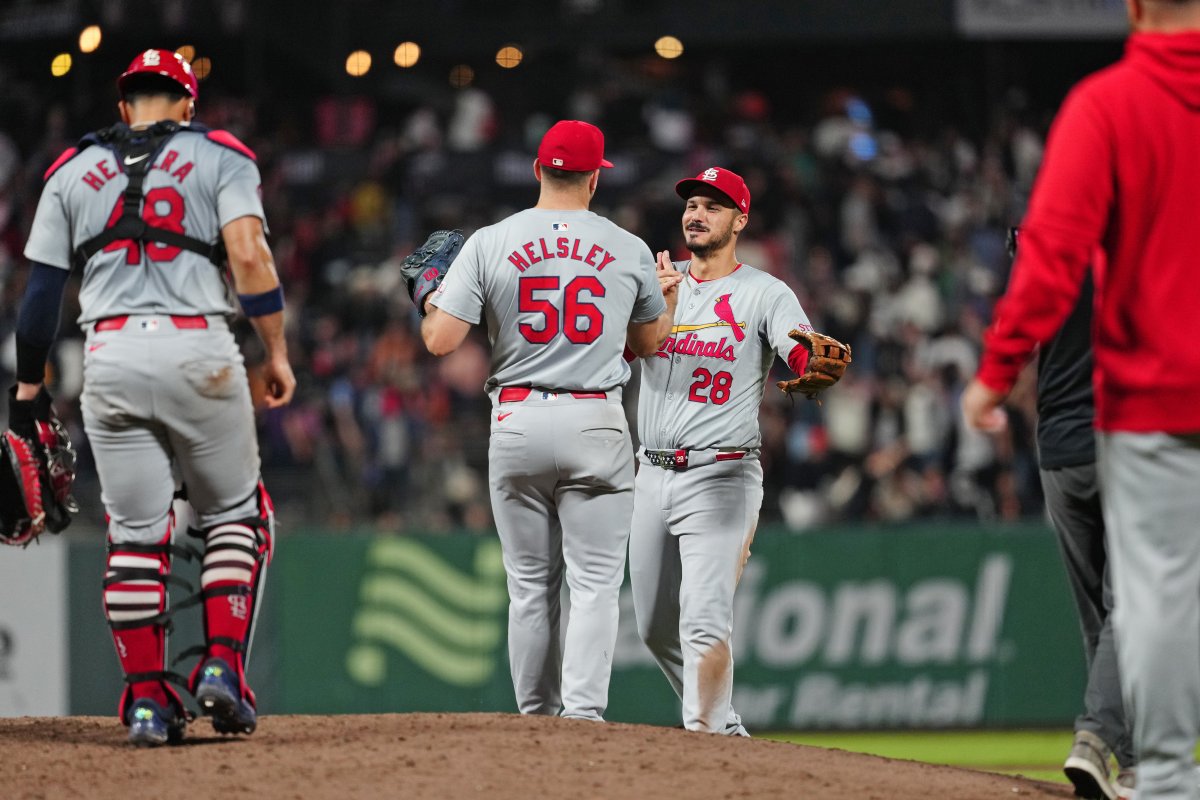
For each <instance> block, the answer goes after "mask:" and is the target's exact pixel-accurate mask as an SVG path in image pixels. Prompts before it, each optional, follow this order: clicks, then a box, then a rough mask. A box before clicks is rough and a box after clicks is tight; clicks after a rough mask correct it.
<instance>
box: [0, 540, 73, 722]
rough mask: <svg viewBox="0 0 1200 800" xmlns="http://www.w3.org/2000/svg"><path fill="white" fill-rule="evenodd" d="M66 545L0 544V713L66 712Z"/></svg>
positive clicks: (41, 714) (45, 542)
mask: <svg viewBox="0 0 1200 800" xmlns="http://www.w3.org/2000/svg"><path fill="white" fill-rule="evenodd" d="M66 556H67V545H66V542H64V541H63V540H61V539H57V538H53V537H50V536H46V537H43V538H42V539H40V540H39V541H38V542H37V543H36V544H33V545H31V546H29V547H26V548H16V547H0V717H25V716H32V717H44V716H58V715H61V714H65V713H67V658H68V654H67V586H66Z"/></svg>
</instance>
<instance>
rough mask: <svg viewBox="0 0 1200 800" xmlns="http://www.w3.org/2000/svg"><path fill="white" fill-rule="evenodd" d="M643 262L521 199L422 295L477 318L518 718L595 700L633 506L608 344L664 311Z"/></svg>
mask: <svg viewBox="0 0 1200 800" xmlns="http://www.w3.org/2000/svg"><path fill="white" fill-rule="evenodd" d="M655 272H656V269H655V261H654V256H653V255H651V253H650V248H648V247H647V246H646V244H645V243H644V242H642V241H641V240H640V239H638V238H637V237H635V236H633V235H631V234H629V233H627V232H626V231H623V230H621V229H620V228H618V227H617V226H616V225H614V224H613V223H611V222H609V221H608V220H606V219H604V218H603V217H600V216H598V215H596V214H593V213H592V212H590V211H585V210H577V211H549V210H541V209H529V210H526V211H522V212H520V213H518V214H514V215H513V216H511V217H509V218H508V219H506V220H504V221H502V222H500V223H498V224H496V225H492V226H490V227H487V228H482V229H481V230H479V231H477V232H476V233H475V234H474V235H473V236H472V237H471V238H470V239H468V240H467V241H466V243H464V245H463V248H462V251H461V252H460V253H459V255H458V257H457V258H456V259H455V261H454V264H453V266H451V268H450V271H449V273H447V275H446V279H445V280H444V281H443V282H442V285H441V286H440V287H439V289H438V292H437V294H436V295H435V296H434V298H433V301H432V302H433V304H434V305H436V306H437V307H438V308H440V309H441V310H442V311H445V312H448V313H450V314H452V315H454V316H455V317H458V318H459V319H462V320H466V321H467V322H472V323H475V322H479V321H480V319H484V318H486V319H487V327H488V335H489V337H490V339H491V343H492V371H491V377H489V378H488V381H487V389H488V390H489V391H490V392H491V394H492V398H493V401H494V409H493V416H492V430H491V438H490V442H489V449H488V465H489V469H488V473H489V474H488V480H489V484H490V489H491V498H492V513H493V515H494V517H495V519H496V530H497V532H498V533H499V535H500V544H501V547H502V550H503V554H504V568H505V571H506V572H507V574H508V594H509V608H508V647H509V663H510V668H511V671H512V680H513V690H514V693H515V695H516V700H517V708H518V710H520V711H521V713H523V714H556V713H561V714H562V715H563V716H567V717H576V718H580V719H597V720H598V719H603V716H604V711H605V708H606V707H607V705H608V682H609V677H610V675H611V671H612V652H613V647H614V646H615V644H616V638H617V619H618V599H619V596H620V589H621V583H622V580H623V579H624V575H625V553H626V549H627V543H628V540H629V522H630V518H631V517H632V515H633V448H632V444H631V442H630V437H629V430H628V428H627V426H626V423H625V414H624V411H623V409H622V407H621V387H622V386H623V385H624V384H625V382H626V381H627V380H628V379H629V374H630V371H629V365H628V364H626V363H625V360H624V358H622V354H623V352H624V347H625V339H626V332H627V329H628V326H629V323H630V321H633V322H652V321H653V320H655V319H657V318H658V317H659V315H661V314H662V313H663V312H664V311H666V301H664V300H663V296H662V290H661V289H660V288H659V284H658V278H657V276H656V274H655ZM519 387H532V390H531V389H530V388H525V389H522V388H519ZM505 389H507V391H505ZM564 567H565V569H564ZM564 572H565V575H564ZM564 579H565V580H566V583H567V586H568V587H569V589H570V597H571V610H570V616H569V619H568V620H567V624H566V632H565V635H560V632H559V628H560V621H561V609H560V606H559V597H560V595H561V589H562V583H563V581H564ZM560 642H561V646H560Z"/></svg>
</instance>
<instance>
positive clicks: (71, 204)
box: [25, 126, 264, 542]
mask: <svg viewBox="0 0 1200 800" xmlns="http://www.w3.org/2000/svg"><path fill="white" fill-rule="evenodd" d="M147 157H149V158H153V159H154V162H153V165H152V167H151V169H150V170H149V172H148V173H147V175H146V178H145V181H144V183H143V195H144V197H145V201H144V203H143V208H142V217H143V218H144V219H145V220H146V221H147V222H148V223H149V224H151V225H154V226H157V227H165V228H168V229H170V230H175V231H177V232H181V233H184V234H186V235H188V236H190V237H192V238H195V239H200V240H202V241H204V242H216V241H217V240H218V239H219V238H220V236H221V228H222V227H223V226H225V225H226V224H228V223H229V222H232V221H233V220H235V219H238V218H240V217H243V216H248V215H249V216H255V217H258V218H259V219H262V218H263V216H264V215H263V208H262V201H261V199H260V197H259V194H260V187H259V184H260V180H259V172H258V167H257V166H256V165H255V163H254V160H253V154H252V153H251V152H250V150H248V149H247V148H246V147H245V145H243V144H241V143H240V142H238V141H237V140H236V139H235V138H233V137H232V136H230V135H229V134H228V133H224V132H223V131H207V130H205V129H202V128H199V127H198V126H197V128H196V129H194V130H184V131H180V132H178V133H175V134H174V135H173V136H172V137H171V138H169V139H168V140H167V141H166V142H164V144H163V145H162V147H161V148H160V149H159V151H158V152H157V153H155V154H153V155H151V156H147ZM135 158H136V157H135ZM121 160H122V159H121V156H119V155H118V153H117V152H116V151H115V150H114V149H110V148H109V147H106V146H101V145H95V144H93V145H91V146H87V147H84V148H83V149H82V150H80V151H76V150H75V149H74V148H73V149H72V150H68V151H67V152H66V153H64V154H63V156H62V157H60V159H59V160H58V161H57V162H56V163H55V164H54V165H53V166H52V167H51V168H50V170H49V171H48V172H47V175H46V185H45V189H44V190H43V192H42V197H41V200H40V202H39V203H38V208H37V214H36V216H35V217H34V221H33V227H32V230H31V232H30V236H29V241H28V243H27V244H26V247H25V256H26V257H27V258H28V259H30V260H31V261H36V262H39V263H42V264H46V265H49V266H52V267H58V268H60V269H70V268H71V256H72V252H73V251H74V249H75V248H77V247H78V246H79V245H81V244H83V243H84V242H86V241H88V240H89V239H91V238H93V237H94V236H96V235H97V234H99V233H100V232H101V231H102V230H104V229H105V228H107V227H108V226H109V225H111V224H113V223H115V222H116V220H117V218H118V217H119V215H120V213H121V206H122V195H123V192H124V190H125V187H126V185H127V183H128V178H127V176H126V173H125V171H124V166H125V165H124V164H123V163H120V161H121ZM79 302H80V307H81V313H80V315H79V322H80V323H81V324H82V325H83V327H84V328H85V330H86V332H87V342H86V348H87V350H86V353H85V356H84V390H83V396H82V398H81V406H82V411H83V420H84V428H85V430H86V431H87V434H88V440H89V444H90V445H91V448H92V451H93V453H94V455H95V459H96V467H97V471H98V472H99V475H100V484H101V487H102V489H103V500H104V505H105V510H106V511H107V512H108V515H109V518H110V522H109V535H110V537H111V538H112V541H114V542H157V541H160V540H161V539H162V537H163V535H164V534H165V533H166V531H167V530H168V522H169V516H168V515H169V512H170V510H171V505H172V499H173V495H174V491H175V485H176V484H175V477H173V474H172V473H173V470H174V471H175V472H176V473H177V474H178V475H179V476H181V477H182V478H183V479H184V480H185V481H186V483H187V485H188V494H189V499H190V501H191V504H192V506H193V507H194V509H195V511H196V514H197V524H198V526H199V527H210V526H213V525H216V524H219V523H222V522H226V521H229V520H234V519H244V518H247V517H251V516H254V515H256V514H257V513H258V500H257V493H256V488H257V485H258V479H259V456H258V444H257V442H256V440H255V425H254V411H253V407H252V404H251V400H250V392H249V384H248V381H247V378H246V371H245V367H244V365H243V362H242V356H241V353H240V352H239V350H238V347H237V344H236V342H235V341H234V338H233V334H232V332H231V331H230V330H229V327H228V325H227V324H226V322H225V319H224V317H223V315H225V314H226V313H228V312H230V311H232V310H233V309H232V307H231V306H230V304H229V301H228V299H227V293H226V288H225V284H224V281H223V278H222V275H221V271H220V270H218V269H217V268H216V267H215V266H214V265H213V264H212V262H210V261H208V260H207V259H206V258H205V257H204V256H201V255H199V254H196V253H193V252H191V251H189V250H183V249H180V248H178V247H173V246H168V245H164V244H159V243H156V242H145V243H143V242H139V241H134V240H117V241H114V242H112V243H111V244H110V245H108V246H107V247H105V248H104V249H103V250H101V251H100V252H98V253H96V254H95V255H93V256H92V257H91V259H89V260H88V262H87V264H86V265H85V266H84V269H83V283H82V288H81V290H80V296H79ZM100 321H105V322H104V324H103V325H96V324H93V323H97V322H100Z"/></svg>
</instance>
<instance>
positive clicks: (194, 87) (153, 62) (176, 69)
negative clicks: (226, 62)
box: [117, 49, 200, 100]
mask: <svg viewBox="0 0 1200 800" xmlns="http://www.w3.org/2000/svg"><path fill="white" fill-rule="evenodd" d="M135 75H162V76H163V77H165V78H170V79H171V80H173V81H175V82H176V83H178V84H179V85H180V86H182V87H183V90H184V91H185V92H187V93H188V95H190V96H191V98H192V99H193V100H195V99H196V98H197V97H199V96H200V84H199V83H198V82H197V81H196V73H194V72H192V65H191V64H189V63H188V62H187V59H186V58H184V57H183V56H181V55H179V53H176V52H174V51H172V50H153V49H152V50H147V51H145V52H144V53H140V54H139V55H138V57H137V58H135V59H134V60H133V61H132V62H131V63H130V64H129V69H127V70H125V71H124V72H122V73H121V77H119V78H117V90H118V91H120V92H121V96H122V97H124V96H125V84H126V83H128V82H129V80H130V78H133V77H134V76H135Z"/></svg>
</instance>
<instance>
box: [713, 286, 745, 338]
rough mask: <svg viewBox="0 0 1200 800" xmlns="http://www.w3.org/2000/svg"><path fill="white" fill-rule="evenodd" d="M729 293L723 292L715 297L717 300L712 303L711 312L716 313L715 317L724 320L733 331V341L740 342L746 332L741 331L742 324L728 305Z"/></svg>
mask: <svg viewBox="0 0 1200 800" xmlns="http://www.w3.org/2000/svg"><path fill="white" fill-rule="evenodd" d="M729 298H730V295H727V294H723V295H721V296H720V297H718V298H717V302H716V303H714V304H713V313H715V314H716V315H717V319H719V320H721V322H724V323H725V324H726V325H728V326H729V329H730V330H731V331H733V339H734V341H737V342H740V341H742V340H743V339H745V338H746V334H745V333H743V332H742V324H739V323H738V321H737V320H736V319H734V316H733V308H732V307H730V305H729Z"/></svg>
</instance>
